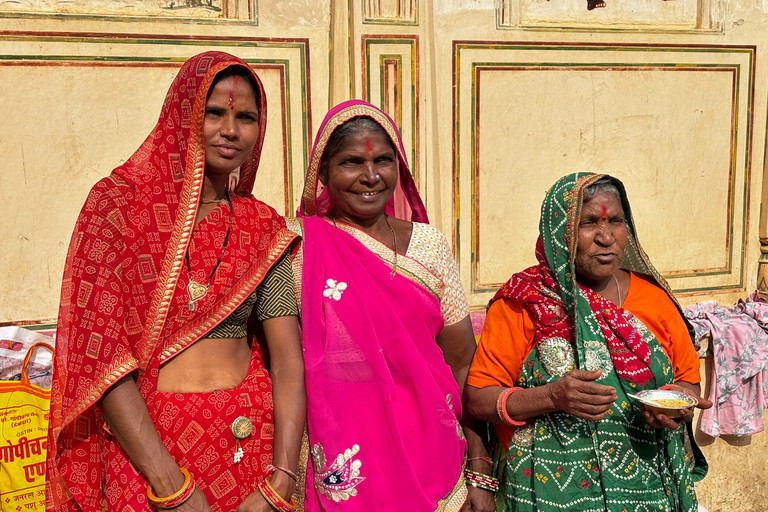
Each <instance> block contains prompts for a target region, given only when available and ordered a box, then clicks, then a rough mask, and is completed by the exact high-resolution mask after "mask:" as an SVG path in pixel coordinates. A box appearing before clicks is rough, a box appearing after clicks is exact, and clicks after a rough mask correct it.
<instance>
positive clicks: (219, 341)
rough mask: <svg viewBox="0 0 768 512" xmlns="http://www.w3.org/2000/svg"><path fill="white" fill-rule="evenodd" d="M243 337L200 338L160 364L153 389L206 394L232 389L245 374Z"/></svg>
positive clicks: (248, 356)
mask: <svg viewBox="0 0 768 512" xmlns="http://www.w3.org/2000/svg"><path fill="white" fill-rule="evenodd" d="M250 363H251V348H250V347H249V346H248V341H247V340H246V338H203V339H201V340H199V341H197V342H195V343H194V344H192V345H191V346H189V347H188V348H186V349H185V350H184V351H183V352H182V353H181V354H179V355H177V356H176V357H174V358H173V359H171V360H170V361H168V362H167V363H165V364H163V365H162V366H161V367H160V373H159V375H158V378H157V390H158V391H160V392H164V393H209V392H211V391H219V390H222V389H234V388H236V387H237V386H238V385H239V384H240V383H241V382H243V380H244V379H245V376H246V375H247V374H248V367H249V366H250Z"/></svg>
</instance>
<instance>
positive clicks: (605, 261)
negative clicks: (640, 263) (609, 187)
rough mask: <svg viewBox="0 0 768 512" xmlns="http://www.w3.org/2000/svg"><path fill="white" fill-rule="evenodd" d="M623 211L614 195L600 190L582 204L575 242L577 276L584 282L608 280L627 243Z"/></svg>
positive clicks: (617, 264)
mask: <svg viewBox="0 0 768 512" xmlns="http://www.w3.org/2000/svg"><path fill="white" fill-rule="evenodd" d="M625 220H626V219H625V217H624V210H623V208H622V207H621V202H620V201H619V199H618V198H617V197H616V195H614V194H611V193H604V192H600V193H598V194H597V195H595V196H594V197H593V198H592V199H591V200H589V201H587V202H585V203H583V205H582V207H581V218H580V219H579V240H578V243H577V245H576V262H575V263H576V277H577V280H578V281H579V282H581V283H583V284H589V283H597V282H601V281H604V280H606V279H610V278H611V277H612V276H613V273H614V272H615V271H616V270H617V269H618V268H619V264H620V263H621V259H622V257H623V256H624V247H625V246H626V245H627V224H626V222H625Z"/></svg>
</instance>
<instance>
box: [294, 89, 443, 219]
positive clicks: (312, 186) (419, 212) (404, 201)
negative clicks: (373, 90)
mask: <svg viewBox="0 0 768 512" xmlns="http://www.w3.org/2000/svg"><path fill="white" fill-rule="evenodd" d="M355 117H369V118H371V119H373V120H374V121H375V122H376V123H377V124H379V125H380V126H381V127H382V128H384V130H385V131H386V132H387V134H388V135H389V138H390V139H391V140H392V145H393V146H394V147H395V150H396V151H397V159H398V162H399V163H400V173H399V176H398V180H397V186H396V187H395V192H394V194H392V197H391V198H390V200H389V202H387V204H386V206H385V207H384V211H385V212H386V213H387V214H388V215H389V216H391V217H397V218H399V219H403V220H409V221H416V222H424V223H428V222H429V220H428V219H427V210H426V208H424V203H423V202H422V201H421V197H420V196H419V190H418V189H417V188H416V184H415V183H414V181H413V176H411V171H410V169H409V168H408V158H407V157H406V156H405V148H404V147H403V140H402V137H400V132H399V131H398V129H397V125H395V122H394V121H393V120H392V119H391V118H390V117H389V116H388V115H387V114H385V113H384V112H382V111H381V110H380V109H378V108H377V107H375V106H373V105H371V104H370V103H367V102H365V101H362V100H350V101H345V102H344V103H340V104H338V105H336V106H335V107H333V108H332V109H331V110H330V111H329V112H328V113H327V114H326V115H325V119H323V122H322V123H321V124H320V130H318V132H317V138H316V139H315V146H314V147H313V148H312V157H311V158H310V160H309V168H308V169H307V178H306V181H305V183H304V193H303V195H302V197H301V207H300V208H299V211H298V212H297V213H296V214H297V216H299V217H310V216H313V215H318V216H321V217H322V216H324V215H327V214H328V213H329V212H330V211H331V210H333V204H334V202H333V198H332V197H331V196H330V194H329V193H328V191H327V190H325V187H324V186H323V184H322V182H321V181H320V180H319V179H318V173H319V171H320V161H321V160H322V157H323V152H324V151H325V147H326V146H327V145H328V140H329V139H330V138H331V134H333V132H334V130H336V128H338V127H339V126H341V125H342V124H344V123H346V122H347V121H349V120H351V119H354V118H355Z"/></svg>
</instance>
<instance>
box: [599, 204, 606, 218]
mask: <svg viewBox="0 0 768 512" xmlns="http://www.w3.org/2000/svg"><path fill="white" fill-rule="evenodd" d="M600 206H602V207H603V217H602V220H607V218H606V216H605V205H604V204H603V205H600Z"/></svg>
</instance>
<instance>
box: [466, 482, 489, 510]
mask: <svg viewBox="0 0 768 512" xmlns="http://www.w3.org/2000/svg"><path fill="white" fill-rule="evenodd" d="M494 510H496V502H495V501H494V499H493V493H492V492H488V491H484V490H482V489H479V488H477V487H475V486H472V485H468V486H467V501H465V502H464V506H463V507H461V512H494Z"/></svg>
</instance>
